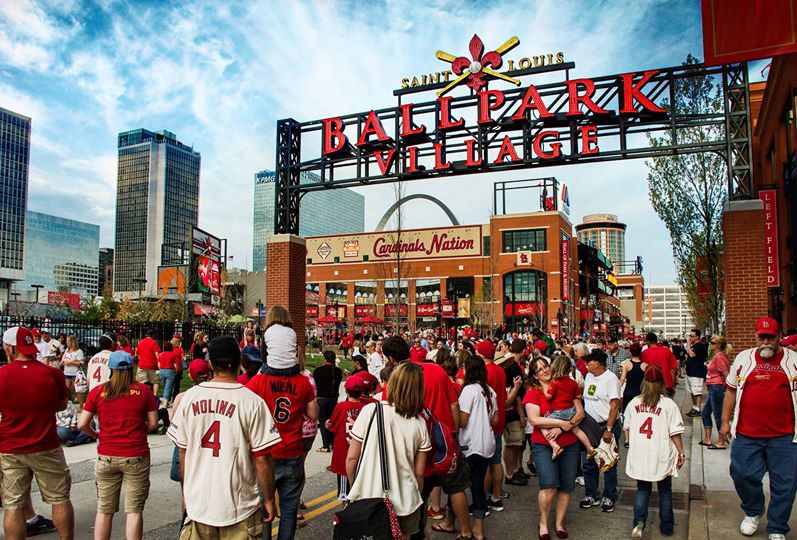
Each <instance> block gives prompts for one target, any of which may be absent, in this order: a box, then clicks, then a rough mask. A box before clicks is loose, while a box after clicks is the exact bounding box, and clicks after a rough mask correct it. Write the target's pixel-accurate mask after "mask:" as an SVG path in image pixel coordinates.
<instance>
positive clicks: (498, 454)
mask: <svg viewBox="0 0 797 540" xmlns="http://www.w3.org/2000/svg"><path fill="white" fill-rule="evenodd" d="M502 442H503V436H502V435H496V436H495V453H494V454H493V457H492V458H490V465H500V464H501V458H502V457H503V450H504V448H503V445H502Z"/></svg>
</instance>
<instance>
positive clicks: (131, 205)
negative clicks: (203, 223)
mask: <svg viewBox="0 0 797 540" xmlns="http://www.w3.org/2000/svg"><path fill="white" fill-rule="evenodd" d="M118 147H119V167H118V177H117V190H116V245H115V249H114V276H113V287H114V292H134V291H138V290H139V288H141V287H142V285H141V280H144V279H145V280H147V288H148V289H154V286H155V279H156V276H155V272H156V271H157V267H158V266H159V265H161V263H162V262H163V260H164V258H165V259H167V260H169V261H173V260H175V259H176V258H179V256H178V254H179V252H181V250H182V249H183V248H188V247H189V244H190V242H191V228H192V227H195V226H196V225H197V223H198V220H199V171H200V165H201V157H200V154H199V153H198V152H195V151H194V149H193V148H191V147H189V146H186V145H185V144H183V143H181V142H180V141H178V140H177V137H176V136H175V135H174V133H171V132H169V131H165V130H164V131H159V132H152V131H148V130H146V129H136V130H133V131H127V132H124V133H120V134H119V136H118ZM149 241H151V242H156V244H157V245H154V246H153V245H149V244H148V242H149Z"/></svg>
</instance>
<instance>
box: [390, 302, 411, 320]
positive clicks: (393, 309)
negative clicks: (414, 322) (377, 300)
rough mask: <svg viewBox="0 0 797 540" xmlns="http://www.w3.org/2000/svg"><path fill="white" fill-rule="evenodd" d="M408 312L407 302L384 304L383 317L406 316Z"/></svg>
mask: <svg viewBox="0 0 797 540" xmlns="http://www.w3.org/2000/svg"><path fill="white" fill-rule="evenodd" d="M407 313H408V308H407V304H400V305H398V306H397V305H396V304H385V317H395V316H396V315H398V316H399V317H406V316H407Z"/></svg>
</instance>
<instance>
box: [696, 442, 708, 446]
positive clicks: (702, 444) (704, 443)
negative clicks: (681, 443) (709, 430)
mask: <svg viewBox="0 0 797 540" xmlns="http://www.w3.org/2000/svg"><path fill="white" fill-rule="evenodd" d="M697 444H699V445H700V446H711V443H710V442H705V441H700V442H699V443H697Z"/></svg>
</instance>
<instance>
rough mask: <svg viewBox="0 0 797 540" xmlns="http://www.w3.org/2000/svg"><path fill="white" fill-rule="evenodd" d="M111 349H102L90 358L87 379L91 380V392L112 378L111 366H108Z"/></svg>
mask: <svg viewBox="0 0 797 540" xmlns="http://www.w3.org/2000/svg"><path fill="white" fill-rule="evenodd" d="M109 356H111V351H100V352H98V353H97V354H95V355H94V356H92V357H91V360H89V363H88V365H87V366H86V379H87V380H88V381H89V392H91V390H92V389H93V388H94V387H95V386H99V385H101V384H105V383H107V382H108V381H109V380H110V379H111V368H109V367H108V357H109Z"/></svg>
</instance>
